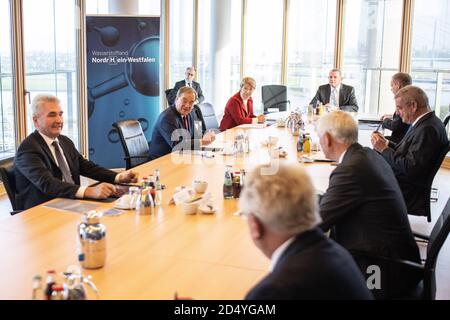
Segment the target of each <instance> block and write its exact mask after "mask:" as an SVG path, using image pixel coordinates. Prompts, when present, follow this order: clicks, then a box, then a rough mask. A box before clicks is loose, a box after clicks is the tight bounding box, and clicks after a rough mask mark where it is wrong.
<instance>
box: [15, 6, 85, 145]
mask: <svg viewBox="0 0 450 320" xmlns="http://www.w3.org/2000/svg"><path fill="white" fill-rule="evenodd" d="M36 12H39V15H36ZM76 12H77V11H76V9H75V4H74V1H71V0H63V1H62V0H58V1H56V0H42V1H33V0H23V14H24V53H25V70H26V73H25V82H26V88H27V90H28V91H30V93H31V98H33V97H34V96H36V95H37V94H40V93H46V94H53V95H56V96H57V97H58V98H59V99H60V100H61V107H62V108H63V110H64V129H63V134H65V135H67V136H69V137H70V138H71V139H72V140H73V141H74V143H75V145H78V99H77V98H78V93H77V82H76V81H77V71H76V70H77V68H76V66H77V60H78V58H77V52H76V38H75V31H76V27H75V26H76V23H75V15H76ZM42 21H47V22H48V23H42ZM27 107H28V108H29V107H30V106H27ZM27 115H28V119H27V124H28V127H27V132H28V133H30V132H32V131H33V130H34V126H33V121H32V117H31V110H28V111H27Z"/></svg>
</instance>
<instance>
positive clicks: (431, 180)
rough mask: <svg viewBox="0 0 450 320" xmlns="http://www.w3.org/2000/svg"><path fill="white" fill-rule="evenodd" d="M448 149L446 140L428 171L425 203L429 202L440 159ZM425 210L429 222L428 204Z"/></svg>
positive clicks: (440, 162)
mask: <svg viewBox="0 0 450 320" xmlns="http://www.w3.org/2000/svg"><path fill="white" fill-rule="evenodd" d="M449 151H450V142H448V143H447V145H446V146H445V147H444V148H442V150H441V153H440V154H439V157H438V158H436V162H435V164H434V167H433V168H431V172H430V175H429V176H428V181H427V187H428V190H427V192H426V194H425V197H426V203H430V197H431V187H432V185H433V180H434V177H435V176H436V173H437V172H438V171H439V168H440V167H441V164H442V161H444V158H445V156H446V155H447V153H448V152H449ZM426 210H427V212H426V216H427V220H428V222H431V210H430V206H429V205H428V206H427V208H426Z"/></svg>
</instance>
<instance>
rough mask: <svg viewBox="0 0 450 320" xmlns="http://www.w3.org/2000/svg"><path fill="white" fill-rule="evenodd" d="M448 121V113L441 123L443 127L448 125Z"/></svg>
mask: <svg viewBox="0 0 450 320" xmlns="http://www.w3.org/2000/svg"><path fill="white" fill-rule="evenodd" d="M449 121H450V113H448V114H447V115H446V116H445V118H444V121H442V122H443V123H444V127H447V124H448V123H449Z"/></svg>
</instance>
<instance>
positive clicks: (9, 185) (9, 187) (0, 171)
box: [0, 163, 17, 210]
mask: <svg viewBox="0 0 450 320" xmlns="http://www.w3.org/2000/svg"><path fill="white" fill-rule="evenodd" d="M0 178H1V179H2V181H3V185H4V186H5V189H6V193H7V194H8V198H9V201H10V202H11V207H12V208H13V210H17V205H16V174H15V172H14V164H13V163H8V164H7V165H4V166H1V167H0Z"/></svg>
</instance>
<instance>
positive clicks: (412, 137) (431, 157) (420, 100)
mask: <svg viewBox="0 0 450 320" xmlns="http://www.w3.org/2000/svg"><path fill="white" fill-rule="evenodd" d="M395 105H396V108H397V109H396V110H397V112H398V114H399V116H400V117H401V118H402V121H403V122H404V123H407V124H410V125H411V126H410V128H409V130H408V132H407V133H406V135H405V136H404V137H403V139H402V140H401V141H400V142H399V143H398V144H389V145H388V140H386V139H385V138H384V137H383V136H382V135H381V134H380V133H379V132H374V133H373V134H372V145H373V147H374V149H375V150H377V151H378V152H379V153H380V154H381V156H382V157H383V158H384V159H385V160H386V161H387V163H389V165H390V166H391V168H392V170H393V171H394V173H395V176H396V177H397V181H398V183H399V185H400V189H401V190H402V193H403V197H404V198H405V202H406V206H407V207H408V213H410V214H413V215H424V216H426V215H427V212H428V210H429V206H430V204H429V201H430V200H429V199H430V198H429V194H430V191H431V190H430V188H431V182H432V179H433V177H434V175H435V174H436V172H434V170H437V168H438V167H439V165H440V162H441V161H442V158H443V156H444V153H446V150H448V138H447V133H446V132H445V127H444V124H443V123H442V121H441V120H440V119H439V118H438V117H436V115H435V114H434V112H433V111H431V109H430V107H429V106H428V97H427V95H426V93H425V92H424V91H423V90H422V89H421V88H419V87H415V86H406V87H404V88H402V89H400V90H399V91H398V92H397V94H396V95H395ZM391 145H392V147H391Z"/></svg>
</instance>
